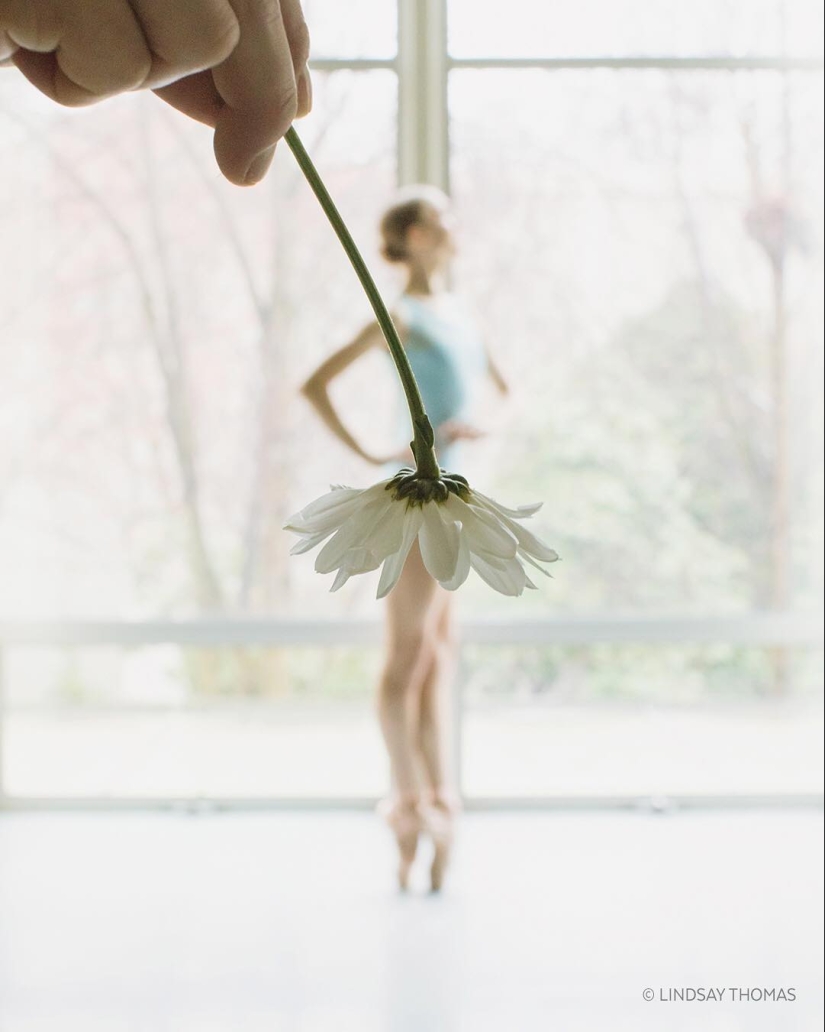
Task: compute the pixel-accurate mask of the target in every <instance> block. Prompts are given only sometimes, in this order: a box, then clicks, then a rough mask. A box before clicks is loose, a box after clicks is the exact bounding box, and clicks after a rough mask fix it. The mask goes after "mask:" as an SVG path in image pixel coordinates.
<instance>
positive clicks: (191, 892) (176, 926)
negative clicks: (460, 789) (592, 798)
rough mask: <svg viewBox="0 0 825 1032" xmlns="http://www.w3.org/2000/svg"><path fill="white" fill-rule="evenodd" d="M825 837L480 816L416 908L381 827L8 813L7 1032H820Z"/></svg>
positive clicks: (664, 821) (662, 819)
mask: <svg viewBox="0 0 825 1032" xmlns="http://www.w3.org/2000/svg"><path fill="white" fill-rule="evenodd" d="M822 835H823V820H822V814H821V813H820V812H818V811H811V810H808V811H794V812H775V811H773V812H769V811H759V812H754V811H749V812H739V813H731V812H714V813H695V812H693V813H687V812H682V813H679V812H676V813H670V814H665V815H650V814H643V813H632V812H629V813H615V812H614V813H600V812H599V813H572V814H571V813H533V814H524V813H521V814H516V813H510V814H493V813H470V814H465V816H464V818H463V820H462V825H461V832H460V840H459V844H458V847H457V851H456V856H455V861H454V865H453V869H452V871H451V877H450V879H449V882H448V885H447V888H446V890H445V892H444V893H443V894H442V896H441V897H431V896H428V895H427V894H426V893H425V891H424V883H425V868H426V862H427V849H426V847H423V848H422V851H421V856H420V861H421V868H420V869H419V870H417V872H416V873H417V876H418V882H417V884H416V885H414V887H413V891H412V892H411V893H410V894H409V895H408V896H407V897H402V896H399V895H398V894H397V893H396V891H395V889H394V884H393V874H392V868H393V862H394V857H393V851H392V843H391V841H390V839H389V835H388V833H387V832H386V831H385V829H384V828H383V827H382V826H380V825H379V823H378V821H377V819H376V818H374V817H373V816H372V815H370V814H363V813H337V814H305V813H302V814H282V813H258V814H231V815H206V816H185V815H164V814H135V815H129V814H118V815H111V814H82V815H79V814H11V813H7V814H5V815H0V1032H509V1030H513V1032H548V1030H558V1032H648V1030H649V1032H700V1030H701V1032H813V1030H814V1029H820V1028H821V1027H822V1004H823V998H822V980H821V972H822V903H823V900H822V877H821V874H822ZM648 988H650V989H652V990H653V991H654V995H655V999H654V1000H653V1001H651V1002H645V1000H644V999H643V993H644V990H645V989H648ZM708 988H716V989H722V988H724V989H726V990H727V991H726V994H725V996H726V998H725V999H724V1000H723V1001H722V1002H716V1001H710V1002H708V1001H704V1002H699V1001H696V1000H694V1001H688V1000H682V1001H674V1000H673V999H671V1000H669V1001H668V1000H667V999H662V998H661V997H662V996H665V997H667V996H668V995H669V994H670V995H671V996H672V994H673V991H674V990H690V989H708ZM734 989H736V990H742V991H743V992H744V991H748V992H749V994H750V999H738V1000H736V1001H731V999H730V996H731V992H732V990H734ZM783 989H784V990H785V991H786V992H787V991H788V990H790V989H793V990H794V992H795V996H796V1000H795V1001H788V1000H766V999H757V996H758V995H760V994H761V992H764V991H766V990H775V991H777V992H778V991H779V990H783ZM688 995H689V994H688Z"/></svg>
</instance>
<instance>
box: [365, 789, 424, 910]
mask: <svg viewBox="0 0 825 1032" xmlns="http://www.w3.org/2000/svg"><path fill="white" fill-rule="evenodd" d="M376 811H377V813H378V815H379V816H380V817H382V818H383V820H384V821H385V822H386V824H387V825H388V827H389V828H390V830H391V831H392V833H393V835H395V841H396V843H397V844H398V854H399V863H398V887H399V888H400V889H401V891H402V892H406V890H407V888H408V887H409V881H410V868H411V867H412V865H413V861H414V860H415V855H416V853H417V851H418V837H419V835H420V834H421V832H422V831H423V830H424V817H423V815H422V813H421V810H420V809H419V804H418V800H415V799H395V800H390V799H382V800H381V802H380V803H379V804H378V806H377V807H376Z"/></svg>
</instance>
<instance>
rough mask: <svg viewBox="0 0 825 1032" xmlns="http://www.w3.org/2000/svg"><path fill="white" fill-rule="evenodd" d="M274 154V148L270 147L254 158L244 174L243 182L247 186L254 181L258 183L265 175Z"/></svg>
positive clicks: (251, 184)
mask: <svg viewBox="0 0 825 1032" xmlns="http://www.w3.org/2000/svg"><path fill="white" fill-rule="evenodd" d="M274 154H275V148H274V147H270V148H269V150H265V151H263V152H262V153H261V154H259V155H258V156H257V158H255V160H254V161H253V162H252V164H251V165H250V166H249V168H248V169H247V172H246V175H245V176H244V183H245V184H246V185H247V186H253V185H254V184H255V183H259V182H260V181H261V180H262V179H263V177H264V176H265V175H266V171H267V169H268V168H269V166H270V165H271V164H272V158H273V155H274Z"/></svg>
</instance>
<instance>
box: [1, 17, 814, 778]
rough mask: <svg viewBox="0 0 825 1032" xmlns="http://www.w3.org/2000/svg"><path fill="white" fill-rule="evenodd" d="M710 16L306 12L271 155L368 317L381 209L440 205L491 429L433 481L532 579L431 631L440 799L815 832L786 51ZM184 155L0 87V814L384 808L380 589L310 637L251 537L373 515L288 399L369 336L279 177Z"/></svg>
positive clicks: (315, 603)
mask: <svg viewBox="0 0 825 1032" xmlns="http://www.w3.org/2000/svg"><path fill="white" fill-rule="evenodd" d="M743 4H744V0H742V2H741V3H735V2H732V3H728V4H719V3H710V2H708V3H702V4H694V5H692V6H691V7H690V8H687V7H685V6H684V5H683V4H676V3H650V2H642V0H622V2H620V3H606V2H604V0H590V2H589V3H587V4H578V5H573V6H572V7H571V5H568V4H565V5H561V4H558V3H547V2H544V0H543V2H538V0H518V2H513V3H511V4H510V5H508V18H507V19H506V20H505V21H503V22H502V20H501V18H500V17H499V15H498V11H499V9H500V5H498V4H492V3H490V4H487V3H482V2H480V0H450V2H449V3H446V4H444V3H442V2H441V0H426V2H420V3H419V2H416V0H402V2H401V3H400V4H399V5H397V6H396V4H395V3H392V2H390V0H359V2H358V3H351V4H347V5H342V4H340V3H337V2H335V0H308V2H307V3H306V4H305V6H306V9H307V15H308V19H309V21H310V25H311V27H312V30H313V55H314V61H315V76H314V77H315V84H316V90H315V93H316V100H315V110H314V112H313V114H312V115H311V116H310V118H309V119H307V120H306V121H305V122H304V123H303V125H302V127H301V131H302V134H303V136H304V138H305V140H306V142H307V145H308V146H309V148H310V149H311V151H312V153H313V154H314V156H315V158H316V159H317V161H318V164H319V166H320V167H321V169H322V171H323V173H324V176H325V178H326V179H327V181H328V183H329V185H330V187H331V189H332V190H333V192H334V194H335V196H336V198H337V199H338V201H339V203H340V205H341V207H342V209H343V210H344V212H345V214H346V216H347V218H348V220H349V221H350V222H351V224H352V226H353V228H354V230H355V232H356V235H357V237H358V238H359V240H360V241H361V242H362V243H363V245H364V248H365V251H366V253H367V256H368V258H369V260H370V263H371V265H372V266H373V267H374V268H375V270H376V272H377V274H378V277H379V281H380V284H381V286H382V287H383V288H384V290H385V291H386V292H387V293H388V294H389V295H392V293H393V292H394V291H395V290H397V289H398V283H397V281H395V280H394V279H393V277H392V274H391V272H390V271H389V270H387V269H386V268H384V267H383V266H382V265H381V263H380V260H379V259H378V256H377V248H376V232H375V225H376V220H377V216H378V214H379V213H380V210H381V205H382V203H383V201H384V199H385V198H388V197H389V196H390V194H391V192H392V188H393V186H394V184H395V183H396V181H397V180H398V179H399V178H401V179H406V180H409V179H411V178H412V179H414V178H423V177H426V178H429V179H431V180H434V181H437V182H440V183H441V185H443V186H449V188H450V189H451V191H452V193H453V195H454V197H455V200H456V205H457V209H458V213H459V216H460V221H461V227H462V228H461V243H462V244H463V246H462V247H461V250H460V255H459V260H458V262H457V265H456V269H455V280H456V284H457V286H458V287H459V288H460V289H461V290H462V291H463V292H464V293H465V294H466V295H467V296H468V297H469V298H470V299H471V300H472V301H473V303H474V305H475V307H476V309H477V311H478V313H479V316H480V318H481V320H482V322H483V324H484V326H485V328H486V333H487V337H488V339H489V342H490V346H491V348H492V350H493V352H494V353H495V355H496V357H497V359H498V362H499V364H500V365H501V366H502V368H503V369H504V371H505V373H506V375H507V377H508V379H509V380H510V381H511V383H512V385H513V387H514V390H513V398H512V400H511V401H510V402H508V403H507V405H506V406H505V407H504V408H497V409H494V410H493V411H492V412H491V413H489V414H486V413H485V414H483V415H480V418H483V419H489V421H490V423H491V426H492V427H494V428H495V430H494V432H493V433H491V434H490V436H489V438H488V439H487V440H486V441H485V442H484V443H483V444H481V445H479V446H478V449H477V451H476V454H475V455H474V456H472V457H471V459H470V466H471V468H470V469H469V470H468V472H469V473H470V475H471V476H472V478H473V479H474V480H476V481H477V482H479V483H480V482H482V481H483V483H484V484H485V485H486V487H487V488H488V489H489V490H490V491H491V492H493V493H495V494H496V495H497V496H500V497H501V498H502V499H505V500H506V499H512V500H514V501H516V500H532V499H540V498H544V499H546V505H545V510H544V512H543V514H542V520H543V523H544V528H545V530H546V532H547V533H546V536H547V537H548V538H550V539H552V541H553V542H554V544H555V545H556V547H558V549H559V551H560V552H561V553H562V555H563V557H564V562H563V563H562V564H559V568H558V569H557V570H554V574H555V579H554V580H553V581H552V582H550V586H549V587H548V588H546V589H544V590H542V591H541V592H536V593H530V594H529V595H528V596H527V597H525V598H524V599H521V600H518V601H512V600H504V599H501V598H500V597H498V596H495V595H493V594H491V593H490V592H489V591H488V590H487V589H486V588H485V587H484V586H483V585H480V584H473V583H471V584H469V585H468V587H467V590H464V591H463V592H462V595H461V611H462V613H463V618H464V623H465V626H466V628H467V629H466V639H467V647H466V649H465V650H464V654H463V660H462V667H461V676H460V689H461V700H462V701H461V719H460V721H459V722H458V726H457V732H458V735H457V737H458V738H459V740H460V743H461V755H462V770H461V773H462V776H463V787H464V790H465V792H466V793H467V794H468V796H470V797H505V798H510V797H520V796H539V797H544V796H550V797H552V796H559V795H562V796H568V795H573V796H575V795H579V796H582V795H585V796H587V795H595V796H609V795H611V794H612V795H616V794H618V795H623V794H637V793H646V792H656V793H659V792H664V793H666V792H677V793H682V794H688V795H690V794H700V795H701V794H704V793H706V792H710V791H714V790H715V791H717V792H722V793H725V792H728V793H732V794H748V793H776V792H779V793H797V792H808V791H813V790H815V789H816V776H817V775H816V771H817V761H818V755H819V754H818V751H817V746H816V744H815V736H816V734H817V732H819V734H820V735H821V698H822V678H821V655H820V653H819V651H818V650H817V649H812V648H811V645H812V643H813V644H815V643H816V634H815V633H814V631H812V628H813V627H814V625H815V624H816V619H817V614H818V611H819V609H820V598H821V592H822V583H821V572H822V532H821V523H822V493H823V492H822V436H821V435H822V387H821V384H822V294H821V283H822V273H823V262H822V199H821V191H820V189H819V184H821V181H822V160H823V143H822V69H821V52H820V51H817V49H816V47H817V45H819V46H821V42H820V43H819V44H817V43H816V41H817V40H819V41H821V32H820V31H818V29H817V17H819V18H820V19H821V12H817V6H816V5H815V4H814V3H811V2H807V0H786V2H782V0H759V3H750V4H748V5H747V14H748V16H747V17H744V16H743ZM445 16H446V17H445ZM210 147H211V144H210V140H209V135H208V133H207V132H206V131H205V130H204V129H203V128H202V127H200V126H196V125H192V124H189V123H187V122H186V121H185V120H184V119H182V118H181V117H180V116H179V115H178V114H177V113H176V112H173V111H171V110H168V109H166V108H164V107H163V106H162V105H160V104H159V102H158V101H157V100H156V99H155V98H153V97H151V96H139V95H133V96H128V97H124V98H120V99H119V100H117V101H112V102H109V103H107V104H105V105H102V106H100V107H99V108H96V109H94V110H85V111H65V110H62V109H59V108H55V107H53V106H51V105H50V104H48V103H47V102H46V101H44V100H41V99H40V98H39V96H38V95H37V94H35V93H34V92H33V91H32V90H31V89H30V88H29V87H28V86H27V85H25V84H24V83H22V82H21V81H20V79H19V78H18V77H17V75H16V73H14V72H11V71H3V72H2V75H0V235H1V236H2V240H3V247H2V250H1V251H0V282H1V283H2V284H3V287H2V291H3V304H2V316H0V319H2V324H1V325H2V331H0V334H1V336H0V624H2V622H3V621H6V622H7V626H6V628H5V630H3V629H2V627H0V649H2V650H3V653H4V655H3V659H4V662H3V673H2V678H3V686H4V691H3V692H2V693H0V706H2V707H3V708H2V710H0V713H2V717H0V734H2V746H3V748H2V749H0V781H1V782H2V784H3V786H4V788H5V792H6V793H7V794H8V795H10V796H12V797H20V798H25V797H32V796H43V797H54V796H64V795H69V796H80V797H98V796H102V795H107V794H108V795H114V796H116V797H130V796H131V797H134V796H138V797H151V798H154V797H160V798H162V797H168V796H198V795H205V796H216V797H220V796H232V797H243V798H247V797H267V798H269V797H273V798H274V797H282V796H290V797H293V796H297V797H303V798H307V797H370V796H372V795H377V794H379V793H380V792H381V791H383V788H384V782H385V777H386V771H385V762H384V760H383V758H382V752H381V748H380V741H379V738H378V732H377V729H376V728H375V727H374V725H373V716H372V706H371V691H372V684H373V681H374V678H375V675H376V672H377V668H378V663H379V654H378V651H377V644H378V641H379V639H378V637H377V635H376V633H375V628H374V627H373V626H372V625H373V624H374V623H376V622H377V621H378V620H379V619H380V615H381V612H380V610H379V609H377V607H376V605H375V602H374V599H373V596H374V590H375V584H374V581H370V580H369V579H367V578H363V579H357V580H355V581H352V582H350V584H349V585H348V586H347V588H346V591H345V592H344V593H341V594H338V595H330V594H328V593H327V590H326V585H325V584H324V583H323V581H322V580H321V579H320V578H319V577H318V576H317V575H315V574H314V573H313V572H312V563H311V560H310V561H306V560H305V561H303V562H302V561H296V560H293V559H289V558H288V550H289V545H290V544H291V542H290V540H289V539H288V536H287V535H286V534H284V532H283V531H282V529H281V527H282V525H283V523H284V520H285V517H286V516H287V515H289V513H290V512H292V511H294V509H295V508H296V507H298V506H299V505H301V504H302V503H303V502H305V501H306V500H308V499H310V498H312V497H315V496H316V495H317V494H319V493H321V492H322V491H323V490H324V489H325V488H326V485H327V483H328V482H329V481H330V480H332V481H338V482H350V483H356V484H365V483H367V482H368V481H369V480H371V479H372V477H373V475H374V471H373V470H371V469H369V468H366V467H363V466H362V465H361V464H360V463H359V462H358V461H357V460H355V459H353V458H352V457H351V456H349V455H348V454H347V453H346V451H345V450H343V449H342V448H341V447H340V446H339V445H338V444H337V443H335V442H334V441H332V440H331V439H330V437H329V436H328V434H327V433H326V431H325V430H324V428H323V427H322V426H320V424H318V423H317V421H315V420H313V419H311V418H309V412H308V410H307V409H306V407H305V406H304V404H303V402H302V401H301V400H300V398H299V397H298V396H297V392H296V387H297V385H298V384H299V383H300V381H301V379H302V378H303V377H304V376H305V375H306V373H307V372H308V371H309V370H310V369H311V368H312V366H313V365H314V364H316V363H317V362H318V361H319V360H320V359H321V358H322V357H323V356H324V355H326V354H328V353H329V352H330V351H331V350H332V349H333V348H334V347H337V346H339V345H340V344H341V343H343V342H344V341H345V340H346V339H347V337H348V335H350V334H351V333H352V332H354V331H355V330H356V329H358V328H359V327H360V325H361V324H362V323H363V322H364V321H366V319H367V318H368V317H369V310H368V308H367V304H366V302H365V300H364V299H363V297H362V296H361V293H360V289H359V288H358V286H357V283H356V281H355V279H354V277H353V275H352V273H351V270H350V269H349V267H348V265H347V263H346V259H345V258H344V257H343V255H342V254H341V252H340V249H339V248H338V245H337V244H336V242H335V241H334V238H333V237H332V235H331V232H330V230H329V228H328V226H327V225H326V223H325V221H324V219H323V217H322V215H321V214H320V212H319V210H318V208H317V205H316V203H315V201H314V199H313V198H312V197H311V195H310V193H309V191H308V189H307V188H306V186H305V184H304V183H303V181H302V179H301V178H300V176H299V174H298V173H297V171H296V169H295V167H294V164H293V162H292V159H291V156H290V155H289V153H288V150H287V149H286V148H285V147H284V148H281V150H280V152H279V154H278V156H277V158H276V162H275V168H274V171H273V173H272V174H271V175H270V177H269V178H268V179H267V180H266V181H265V183H264V184H263V185H261V186H260V187H257V188H255V189H254V190H251V191H239V190H237V189H235V188H232V187H230V186H228V185H227V184H225V183H224V182H223V181H222V180H221V179H220V177H219V176H218V174H217V172H216V170H215V169H214V165H213V161H212V158H211V154H210ZM394 397H395V395H394V385H393V382H392V379H391V376H390V370H389V366H388V364H387V363H386V362H382V361H381V356H380V355H376V356H375V358H374V360H373V359H369V360H366V361H365V363H364V364H363V365H362V366H360V367H358V368H357V369H355V370H353V371H352V373H351V374H350V375H348V377H347V380H346V382H345V383H343V384H342V385H341V390H340V401H341V404H342V407H343V408H344V409H345V410H346V412H347V413H348V416H349V419H350V422H351V423H352V425H353V427H354V429H355V430H356V432H358V433H360V434H362V435H367V434H380V435H385V436H386V439H387V440H389V435H390V433H391V428H392V427H393V426H394V419H393V415H394V414H393V411H392V406H393V400H394ZM365 399H367V401H366V403H365ZM181 620H186V621H195V622H197V627H195V628H194V629H193V628H192V627H189V628H188V629H187V630H186V632H185V633H182V634H179V635H178V636H177V637H176V636H175V632H174V631H170V630H169V627H168V625H169V623H170V622H177V621H181ZM21 621H22V622H24V625H22V626H21ZM77 621H82V622H83V623H81V624H77V623H76V622H77ZM88 621H96V622H97V623H99V624H100V623H103V622H105V624H106V626H102V627H98V628H97V630H96V629H95V626H89V625H88V623H86V622H88ZM147 621H150V622H151V625H150V626H147V624H146V622H147ZM239 621H243V622H244V623H243V627H245V628H246V630H245V631H244V630H243V627H241V628H240V629H239V623H238V622H239ZM250 621H253V623H250ZM254 621H258V622H257V623H254ZM261 621H263V623H262V622H261ZM273 621H274V623H273ZM364 621H366V626H364V625H363V622H364ZM135 622H137V625H135ZM227 622H230V623H231V625H232V626H231V627H230V628H229V629H227ZM628 622H629V623H628ZM12 624H14V626H12ZM491 628H492V630H491ZM699 751H701V752H702V753H703V755H704V761H703V764H702V768H701V771H698V770H697V764H696V755H697V752H699ZM766 754H767V755H769V756H771V757H773V762H772V765H771V766H770V767H768V768H766V766H765V764H764V762H763V760H764V756H765V755H766ZM353 757H356V759H355V760H354V759H353ZM631 759H632V762H631ZM766 769H767V771H768V773H766ZM585 775H586V776H585Z"/></svg>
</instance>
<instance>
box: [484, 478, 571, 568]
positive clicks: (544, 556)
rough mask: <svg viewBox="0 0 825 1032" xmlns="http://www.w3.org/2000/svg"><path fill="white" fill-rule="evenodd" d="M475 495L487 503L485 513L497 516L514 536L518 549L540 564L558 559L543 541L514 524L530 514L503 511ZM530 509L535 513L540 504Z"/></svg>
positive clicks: (496, 504) (556, 554)
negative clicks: (539, 561) (540, 561)
mask: <svg viewBox="0 0 825 1032" xmlns="http://www.w3.org/2000/svg"><path fill="white" fill-rule="evenodd" d="M475 493H476V494H477V495H478V497H479V498H481V499H483V500H484V501H485V502H486V503H487V505H486V507H485V508H486V511H488V512H491V513H492V514H493V515H494V516H497V517H498V519H499V521H500V522H501V524H502V525H503V526H505V527H506V528H507V529H508V530H509V531H510V532H511V533H512V534H513V535H514V536H515V538H516V540H517V541H518V543H519V548H521V549H523V550H524V551H525V552H528V553H529V554H530V555H532V556H534V557H535V558H536V559H541V560H542V562H545V563H554V562H555V561H556V560H557V559H558V557H559V556H558V552H556V551H554V550H553V549H552V548H550V547H549V546H547V545H545V544H544V542H543V541H540V540H539V539H538V538H537V537H536V535H535V534H533V533H532V532H531V531H529V530H527V528H526V527H522V526H521V525H520V524H519V523H516V520H517V519H525V518H526V517H527V516H528V515H531V513H530V512H528V511H524V512H515V511H514V510H513V509H505V508H504V506H501V505H499V504H498V502H494V501H493V500H492V499H491V498H486V497H485V496H484V495H479V494H478V492H475ZM530 508H531V507H530V506H525V507H524V509H525V510H528V509H530ZM532 508H533V512H536V511H538V509H540V508H541V504H539V505H538V506H536V507H532ZM491 551H492V549H491Z"/></svg>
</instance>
